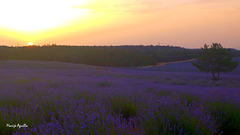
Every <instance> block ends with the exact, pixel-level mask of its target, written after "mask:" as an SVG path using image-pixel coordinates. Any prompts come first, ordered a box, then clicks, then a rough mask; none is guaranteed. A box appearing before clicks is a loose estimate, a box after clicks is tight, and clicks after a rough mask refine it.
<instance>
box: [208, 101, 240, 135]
mask: <svg viewBox="0 0 240 135" xmlns="http://www.w3.org/2000/svg"><path fill="white" fill-rule="evenodd" d="M207 108H208V111H210V112H211V116H212V118H213V120H215V121H216V123H218V126H219V132H222V134H223V135H239V134H240V110H239V106H237V105H236V104H233V103H227V102H221V101H218V102H211V103H207Z"/></svg>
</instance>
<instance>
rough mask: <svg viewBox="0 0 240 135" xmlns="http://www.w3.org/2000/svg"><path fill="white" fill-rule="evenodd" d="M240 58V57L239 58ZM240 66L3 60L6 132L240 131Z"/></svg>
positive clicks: (0, 115)
mask: <svg viewBox="0 0 240 135" xmlns="http://www.w3.org/2000/svg"><path fill="white" fill-rule="evenodd" d="M238 60H239V61H240V59H238ZM239 82H240V67H238V68H237V69H236V70H234V71H233V72H230V73H223V74H221V80H220V81H212V80H211V75H210V74H208V73H202V72H199V71H198V70H197V69H195V68H194V67H193V66H192V65H191V63H190V62H185V63H176V64H169V65H166V66H161V67H149V68H141V67H138V68H112V67H97V66H88V65H81V64H70V63H60V62H43V61H1V62H0V124H1V125H0V134H1V135H7V134H17V135H18V134H24V135H31V134H36V135H37V134H54V135H58V134H60V135H61V134H63V135H67V134H69V135H72V134H80V135H105V134H106V135H107V134H122V135H127V134H140V135H195V134H196V135H198V134H199V135H221V134H223V135H239V134H240V83H239Z"/></svg>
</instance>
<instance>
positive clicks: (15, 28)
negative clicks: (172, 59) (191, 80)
mask: <svg viewBox="0 0 240 135" xmlns="http://www.w3.org/2000/svg"><path fill="white" fill-rule="evenodd" d="M0 31H1V32H0V45H14V46H16V45H19V46H22V45H27V44H28V43H29V42H32V43H34V44H36V45H43V44H52V43H55V44H58V45H140V44H142V45H150V44H152V45H158V44H160V45H174V46H182V47H186V48H200V47H201V46H203V45H204V44H205V43H207V44H210V43H212V42H220V43H222V44H223V46H224V47H235V48H236V47H239V49H240V0H6V1H1V2H0Z"/></svg>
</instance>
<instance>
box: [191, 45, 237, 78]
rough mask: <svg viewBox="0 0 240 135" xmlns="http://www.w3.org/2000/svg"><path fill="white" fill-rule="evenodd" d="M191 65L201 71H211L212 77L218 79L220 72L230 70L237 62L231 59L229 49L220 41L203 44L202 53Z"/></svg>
mask: <svg viewBox="0 0 240 135" xmlns="http://www.w3.org/2000/svg"><path fill="white" fill-rule="evenodd" d="M192 64H193V66H195V67H196V68H198V69H199V70H200V71H202V72H211V73H212V79H213V80H215V81H217V80H219V73H220V72H230V71H232V70H234V69H235V68H236V67H237V65H238V62H237V61H232V55H231V51H230V50H229V49H225V48H223V47H222V45H221V44H220V43H212V45H206V44H205V45H204V47H203V48H202V54H201V55H200V56H199V58H198V59H197V61H196V62H193V63H192Z"/></svg>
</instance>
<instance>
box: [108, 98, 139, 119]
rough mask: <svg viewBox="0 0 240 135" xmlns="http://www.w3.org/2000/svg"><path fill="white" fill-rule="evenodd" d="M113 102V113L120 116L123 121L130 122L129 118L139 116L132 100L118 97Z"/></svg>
mask: <svg viewBox="0 0 240 135" xmlns="http://www.w3.org/2000/svg"><path fill="white" fill-rule="evenodd" d="M111 102H112V110H113V112H114V113H115V114H120V115H121V118H122V119H126V120H129V118H131V117H134V116H136V115H137V110H138V107H137V106H136V104H135V103H134V102H133V101H131V100H130V99H128V98H126V97H117V98H115V99H113V100H112V101H111Z"/></svg>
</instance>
